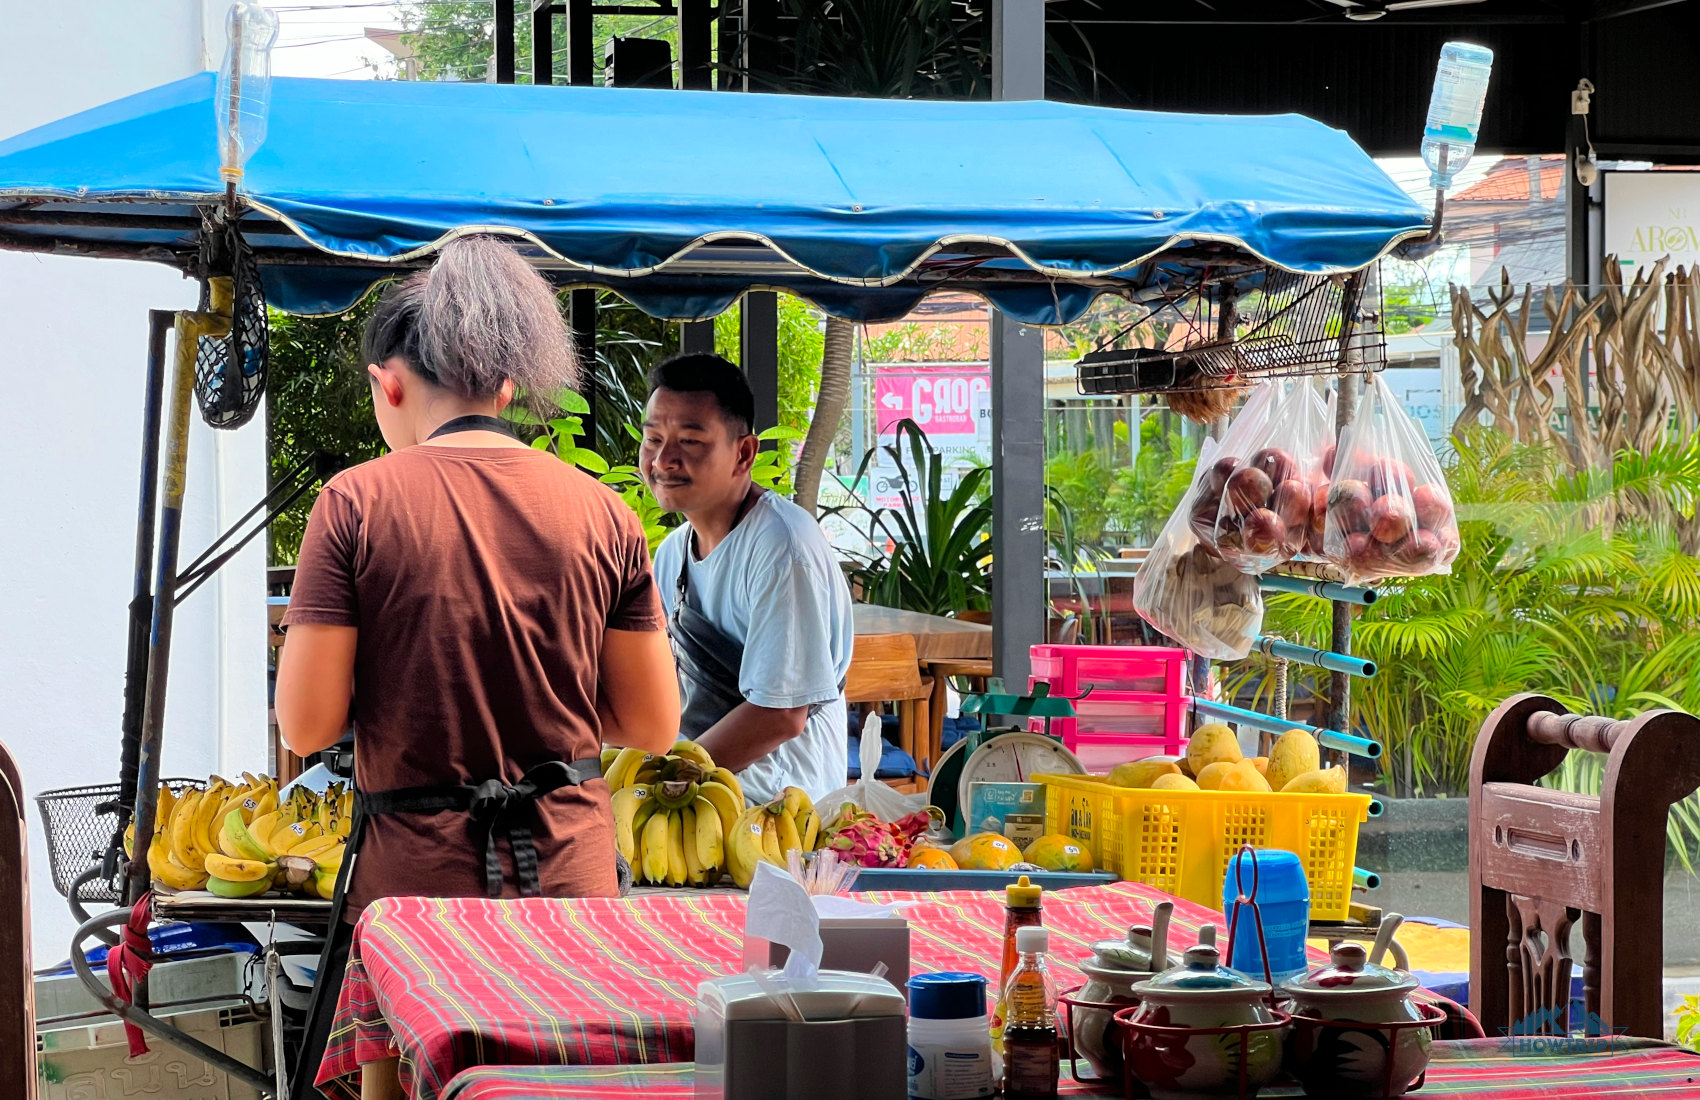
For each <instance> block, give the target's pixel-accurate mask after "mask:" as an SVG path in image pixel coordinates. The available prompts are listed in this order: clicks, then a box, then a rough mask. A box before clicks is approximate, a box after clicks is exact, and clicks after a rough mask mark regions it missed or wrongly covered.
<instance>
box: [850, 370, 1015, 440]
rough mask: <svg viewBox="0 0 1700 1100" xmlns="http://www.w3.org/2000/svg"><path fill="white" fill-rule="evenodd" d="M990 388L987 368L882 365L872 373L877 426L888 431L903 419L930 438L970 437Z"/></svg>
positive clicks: (877, 429)
mask: <svg viewBox="0 0 1700 1100" xmlns="http://www.w3.org/2000/svg"><path fill="white" fill-rule="evenodd" d="M991 388H992V384H991V370H990V368H989V367H985V366H954V365H953V366H949V367H914V366H908V365H901V366H889V367H881V368H879V370H878V372H877V373H876V374H875V376H874V409H875V424H876V429H875V430H876V431H877V432H878V433H879V434H880V435H890V434H891V433H892V432H894V431H896V430H897V422H898V421H899V420H902V419H904V418H905V417H907V418H909V419H910V420H913V421H914V422H915V423H916V424H919V425H920V426H921V430H922V431H924V432H926V433H927V435H929V436H933V437H937V436H941V435H957V436H973V435H975V434H976V432H977V431H978V429H979V420H980V419H981V417H983V416H984V410H985V409H987V408H988V399H987V395H988V394H989V393H990V392H991Z"/></svg>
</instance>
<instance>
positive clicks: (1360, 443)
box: [1323, 374, 1459, 584]
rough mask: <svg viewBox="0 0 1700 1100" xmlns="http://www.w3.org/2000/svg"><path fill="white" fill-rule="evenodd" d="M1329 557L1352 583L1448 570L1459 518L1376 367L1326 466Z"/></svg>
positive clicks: (1436, 466) (1418, 434) (1416, 429)
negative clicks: (1328, 475)
mask: <svg viewBox="0 0 1700 1100" xmlns="http://www.w3.org/2000/svg"><path fill="white" fill-rule="evenodd" d="M1328 472H1329V473H1330V474H1331V475H1332V481H1331V482H1330V484H1329V487H1328V493H1327V496H1328V518H1327V529H1326V533H1325V534H1324V536H1323V545H1324V549H1325V550H1326V551H1327V555H1328V560H1329V561H1332V562H1333V563H1334V564H1335V565H1337V566H1339V567H1340V569H1341V571H1342V572H1344V573H1345V575H1346V580H1347V582H1348V583H1351V584H1364V583H1367V582H1369V581H1374V580H1379V579H1381V578H1383V577H1425V576H1429V575H1431V574H1435V573H1450V572H1452V559H1454V558H1456V557H1457V556H1458V546H1459V540H1458V519H1457V514H1456V513H1455V512H1454V510H1453V507H1452V493H1451V491H1450V490H1448V489H1447V487H1446V480H1445V478H1443V477H1442V476H1441V472H1440V461H1439V460H1438V459H1437V458H1435V455H1434V448H1432V447H1430V446H1429V442H1428V436H1427V435H1425V434H1424V432H1423V430H1422V428H1421V426H1419V425H1418V424H1417V422H1416V421H1414V420H1412V419H1411V417H1410V415H1409V414H1408V413H1406V412H1405V410H1404V409H1403V408H1401V407H1400V405H1399V402H1398V400H1397V399H1396V398H1395V397H1394V396H1393V392H1392V390H1391V389H1389V388H1388V385H1387V383H1386V381H1384V380H1383V378H1382V377H1381V375H1379V374H1374V375H1371V376H1370V378H1369V382H1368V384H1367V385H1366V386H1365V387H1364V394H1363V400H1362V402H1361V403H1360V404H1359V406H1358V412H1357V417H1356V419H1354V420H1353V421H1352V423H1351V424H1349V425H1347V426H1346V428H1345V429H1344V430H1343V431H1341V433H1340V442H1339V447H1338V450H1337V451H1336V453H1335V455H1334V456H1333V461H1332V463H1331V464H1329V466H1328Z"/></svg>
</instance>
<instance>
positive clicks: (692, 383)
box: [649, 351, 756, 437]
mask: <svg viewBox="0 0 1700 1100" xmlns="http://www.w3.org/2000/svg"><path fill="white" fill-rule="evenodd" d="M656 390H672V391H673V392H674V393H709V394H713V395H714V401H715V404H717V405H719V406H720V412H721V415H723V416H724V417H726V419H727V420H728V421H730V422H731V423H732V427H733V428H734V429H735V431H736V433H737V435H738V436H739V437H743V436H746V435H749V434H750V433H751V432H752V431H753V430H754V425H755V422H756V395H755V394H753V393H751V392H750V383H749V380H748V379H746V378H745V377H744V372H743V371H741V370H739V369H738V367H737V365H736V364H734V363H733V362H732V361H731V360H730V359H727V358H726V357H725V356H723V355H716V354H714V353H713V352H711V351H693V352H685V353H683V354H680V355H675V356H672V357H671V358H669V359H665V360H663V361H662V362H661V363H660V364H659V365H658V366H656V368H655V369H654V370H652V371H650V372H649V392H651V393H654V392H655V391H656Z"/></svg>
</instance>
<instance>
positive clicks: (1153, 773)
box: [1109, 756, 1181, 787]
mask: <svg viewBox="0 0 1700 1100" xmlns="http://www.w3.org/2000/svg"><path fill="white" fill-rule="evenodd" d="M1180 773H1181V769H1180V767H1179V765H1177V764H1176V763H1175V762H1174V761H1173V760H1171V759H1170V758H1169V757H1166V756H1153V757H1148V758H1146V759H1144V760H1130V761H1128V762H1127V763H1126V764H1117V765H1116V766H1115V767H1113V768H1111V769H1110V775H1109V781H1110V782H1111V783H1112V784H1114V785H1115V786H1117V787H1149V786H1151V784H1152V783H1153V782H1154V781H1155V780H1156V779H1157V777H1158V776H1160V775H1179V774H1180Z"/></svg>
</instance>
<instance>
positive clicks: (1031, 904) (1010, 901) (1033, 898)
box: [992, 875, 1045, 1054]
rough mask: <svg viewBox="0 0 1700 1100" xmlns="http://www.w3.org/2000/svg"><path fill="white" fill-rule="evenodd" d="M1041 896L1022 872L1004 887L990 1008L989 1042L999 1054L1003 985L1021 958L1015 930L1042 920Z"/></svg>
mask: <svg viewBox="0 0 1700 1100" xmlns="http://www.w3.org/2000/svg"><path fill="white" fill-rule="evenodd" d="M1044 895H1045V888H1044V887H1043V886H1035V885H1033V882H1032V881H1031V880H1030V879H1029V878H1028V877H1027V876H1026V875H1022V876H1021V878H1020V879H1018V880H1017V881H1015V882H1013V883H1011V884H1010V885H1008V886H1006V887H1004V917H1003V968H1002V970H1001V971H1000V972H999V973H998V985H997V997H998V1001H997V1007H996V1008H995V1009H993V1011H992V1043H993V1045H995V1046H996V1047H997V1049H998V1052H999V1053H1000V1054H1001V1053H1003V1026H1004V1009H1005V1005H1004V987H1005V986H1007V985H1009V976H1010V975H1011V974H1013V973H1015V967H1016V964H1017V963H1019V962H1020V961H1021V955H1020V953H1019V952H1018V951H1017V950H1016V947H1015V933H1016V932H1017V931H1019V930H1020V929H1023V928H1035V927H1038V926H1040V925H1042V924H1044V923H1045V922H1044V917H1043V906H1044Z"/></svg>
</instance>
